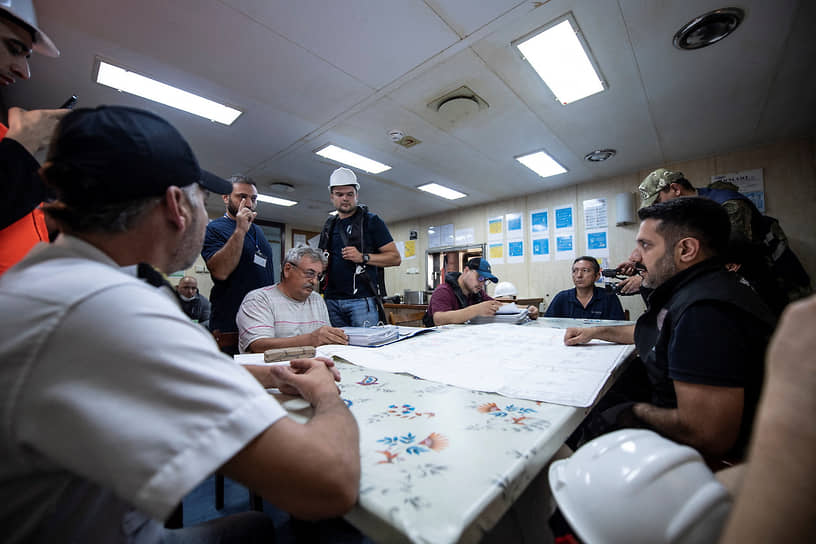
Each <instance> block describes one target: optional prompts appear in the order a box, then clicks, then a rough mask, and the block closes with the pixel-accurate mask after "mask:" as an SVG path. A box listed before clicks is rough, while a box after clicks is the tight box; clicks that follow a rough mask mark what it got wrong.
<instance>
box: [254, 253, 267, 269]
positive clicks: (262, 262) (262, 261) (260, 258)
mask: <svg viewBox="0 0 816 544" xmlns="http://www.w3.org/2000/svg"><path fill="white" fill-rule="evenodd" d="M253 261H254V262H255V264H257V265H258V266H260V267H261V268H266V257H264V254H263V253H261V250H260V249H256V250H255V257H254V258H253Z"/></svg>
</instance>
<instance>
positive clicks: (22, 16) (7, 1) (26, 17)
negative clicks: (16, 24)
mask: <svg viewBox="0 0 816 544" xmlns="http://www.w3.org/2000/svg"><path fill="white" fill-rule="evenodd" d="M0 9H1V10H3V11H5V12H6V13H9V14H11V15H12V16H14V17H15V18H17V19H19V20H20V21H22V22H23V23H24V24H25V25H28V26H29V27H31V29H32V30H33V31H34V45H33V49H34V51H36V52H37V53H40V54H41V55H45V56H47V57H58V56H59V54H60V52H59V49H57V46H55V45H54V42H52V41H51V38H49V37H48V36H46V35H45V33H44V32H43V31H42V30H40V27H38V26H37V15H36V13H34V4H33V3H32V0H0Z"/></svg>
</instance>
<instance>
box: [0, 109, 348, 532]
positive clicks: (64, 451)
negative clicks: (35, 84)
mask: <svg viewBox="0 0 816 544" xmlns="http://www.w3.org/2000/svg"><path fill="white" fill-rule="evenodd" d="M42 175H43V177H44V179H45V180H46V182H47V183H48V184H49V185H50V186H51V187H53V188H54V190H55V192H56V195H57V200H56V201H55V202H52V203H50V204H47V205H46V206H45V208H46V213H48V214H49V215H50V216H51V217H52V218H53V219H54V220H55V221H56V222H57V223H58V224H59V226H60V230H61V232H62V234H60V236H59V237H58V238H57V240H56V241H55V242H54V243H53V244H50V245H48V244H40V245H38V246H36V247H35V248H34V249H33V250H32V251H31V252H30V253H29V254H28V256H27V257H26V258H25V259H24V260H23V261H21V262H20V263H19V264H18V265H17V266H15V267H13V268H12V269H10V270H9V271H8V272H7V273H6V274H5V275H4V276H3V277H2V278H0V307H2V308H3V311H2V312H0V331H2V332H0V360H2V361H3V364H2V365H0V395H1V396H2V398H3V399H4V400H3V404H2V407H0V435H2V437H3V438H2V440H0V534H2V535H3V540H4V541H5V542H35V543H45V542H49V543H50V542H106V543H125V542H128V543H136V544H142V543H158V542H197V543H211V542H221V543H226V542H242V543H243V542H255V541H259V540H264V539H265V540H268V539H270V538H271V537H272V536H273V535H272V534H271V531H272V530H273V525H272V523H271V521H270V520H269V519H268V518H267V517H266V516H265V515H264V514H262V513H260V512H254V513H245V514H243V515H239V516H238V517H233V516H230V517H227V518H221V519H219V520H215V521H213V522H209V523H208V524H206V525H203V526H194V527H189V528H184V529H177V530H168V529H165V528H164V527H163V526H162V524H161V521H162V520H164V519H166V518H167V517H168V516H169V515H170V513H171V512H172V511H173V510H174V509H175V507H176V505H177V504H178V503H179V501H180V500H181V499H182V497H184V495H186V494H187V493H188V492H189V491H190V490H192V489H193V488H194V487H195V486H197V485H198V484H199V483H200V482H201V481H203V480H204V479H205V478H207V477H208V476H209V475H210V474H212V473H213V472H215V471H216V470H218V471H220V472H221V473H223V474H224V475H225V476H227V477H229V478H232V479H234V480H236V481H239V482H241V483H243V484H244V485H246V486H248V487H250V488H251V489H252V490H253V491H255V492H257V493H259V494H260V495H262V496H263V497H264V498H265V499H266V500H268V501H269V502H271V503H273V504H275V505H276V506H278V507H280V508H282V509H284V510H286V511H288V512H291V513H292V514H293V515H295V516H297V517H298V518H307V519H313V518H322V517H334V516H338V515H340V514H343V513H345V512H347V511H348V510H349V509H350V508H351V507H352V506H353V505H354V503H355V501H356V498H357V493H358V488H359V476H360V454H359V444H358V441H359V439H358V431H357V425H356V423H355V421H354V418H353V416H352V415H351V413H350V412H349V411H348V409H347V408H346V405H345V403H344V402H343V400H342V399H341V398H340V396H339V394H338V389H337V385H336V384H335V379H339V374H337V371H336V369H335V368H332V364H331V362H330V361H328V360H323V359H302V360H298V361H292V363H291V366H290V367H283V366H275V367H260V366H258V367H255V368H254V369H253V370H254V372H253V374H250V373H249V372H247V370H246V369H245V368H244V367H241V366H240V365H237V364H236V363H235V362H234V361H233V360H232V359H230V358H228V357H226V356H225V355H223V354H221V353H220V352H219V351H218V348H217V346H216V345H215V342H214V340H213V338H212V336H211V335H210V334H208V333H207V331H205V330H204V329H203V328H202V327H200V326H198V325H196V324H194V323H192V322H191V321H190V320H189V319H188V318H187V316H186V315H185V314H184V313H183V312H182V311H181V309H180V308H179V306H178V303H177V301H176V300H174V297H173V295H172V290H170V289H167V290H165V289H157V288H156V287H154V286H158V285H159V284H161V283H162V281H163V278H162V276H161V274H159V273H158V272H156V271H155V270H154V268H153V267H155V268H157V269H158V270H159V271H161V272H164V273H170V272H173V271H175V270H183V269H184V268H187V267H189V266H190V265H191V264H192V262H193V261H194V260H195V257H196V255H197V254H198V252H199V251H200V249H201V244H202V240H203V238H204V231H205V228H206V224H207V213H206V210H205V208H204V200H205V198H206V194H207V192H208V191H212V192H215V193H219V194H226V193H229V192H230V190H231V189H232V187H231V185H230V184H229V183H227V182H226V181H225V180H223V179H220V178H218V177H216V176H214V175H212V174H210V173H208V172H204V171H203V170H201V169H200V168H199V165H198V162H197V161H196V159H195V157H194V155H193V153H192V150H191V149H190V147H189V145H188V144H187V142H185V141H184V139H183V138H182V136H181V134H179V133H178V131H176V130H175V129H174V128H173V127H172V126H170V125H169V124H168V123H167V122H166V121H164V120H163V119H161V118H160V117H158V116H156V115H154V114H152V113H149V112H147V111H143V110H137V109H133V108H125V107H118V106H103V107H100V108H97V109H93V110H91V109H81V110H76V111H74V112H72V113H69V114H68V115H66V116H65V117H64V118H63V120H62V121H61V122H60V124H59V125H58V127H57V129H56V132H55V136H54V139H53V141H52V144H51V148H50V151H49V157H48V160H47V162H46V164H45V166H44V167H43V169H42ZM140 278H144V279H146V280H147V283H146V282H145V281H143V280H142V279H140ZM168 286H169V285H168ZM253 375H254V376H255V377H254V378H253ZM259 381H260V382H261V383H259ZM264 387H278V388H280V389H281V390H282V391H284V392H288V393H292V394H301V395H302V396H303V397H304V398H305V399H306V400H307V401H308V402H309V403H310V404H311V405H312V406H313V408H314V416H313V417H312V419H311V420H310V421H309V422H308V423H306V424H300V423H296V422H295V421H293V420H292V419H290V418H288V417H287V415H286V411H285V410H284V409H283V408H282V407H281V406H280V405H279V404H278V403H277V402H276V401H275V400H274V399H273V398H272V397H271V396H270V395H269V394H268V393H267V392H266V390H265V389H264Z"/></svg>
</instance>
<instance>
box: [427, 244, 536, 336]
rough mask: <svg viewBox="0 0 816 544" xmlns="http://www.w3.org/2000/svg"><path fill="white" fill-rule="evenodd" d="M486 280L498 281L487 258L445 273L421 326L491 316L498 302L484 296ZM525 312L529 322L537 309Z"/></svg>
mask: <svg viewBox="0 0 816 544" xmlns="http://www.w3.org/2000/svg"><path fill="white" fill-rule="evenodd" d="M486 281H492V282H493V283H496V282H498V281H499V278H497V277H496V276H494V275H493V271H492V270H491V268H490V263H489V262H487V259H481V258H478V257H477V258H475V259H470V260H469V261H468V262H467V264H466V265H465V269H464V271H462V273H459V272H448V273H447V274H445V281H444V283H441V284H439V286H438V287H437V288H436V289H434V292H433V295H431V301H430V303H429V304H428V311H427V312H426V313H425V317H424V318H423V323H424V324H425V325H426V326H428V327H430V326H433V325H448V324H451V323H464V322H465V321H470V320H471V319H473V318H474V317H476V316H492V315H495V314H496V311H497V310H498V309H499V308H501V306H502V303H501V302H499V301H497V300H494V299H492V298H491V297H489V296H488V295H487V293H485V290H484V287H485V282H486ZM528 311H529V313H528V316H529V317H530V319H536V318H538V308H536V307H535V306H530V307H529V308H528Z"/></svg>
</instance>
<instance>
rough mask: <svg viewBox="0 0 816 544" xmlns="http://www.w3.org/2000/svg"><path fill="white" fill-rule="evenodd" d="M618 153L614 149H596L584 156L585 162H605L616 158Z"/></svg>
mask: <svg viewBox="0 0 816 544" xmlns="http://www.w3.org/2000/svg"><path fill="white" fill-rule="evenodd" d="M616 153H617V151H615V150H614V149H596V150H595V151H591V152H589V153H587V154H586V155H584V160H585V161H589V162H603V161H605V160H607V159H611V158H612V157H614V156H615V154H616Z"/></svg>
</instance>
